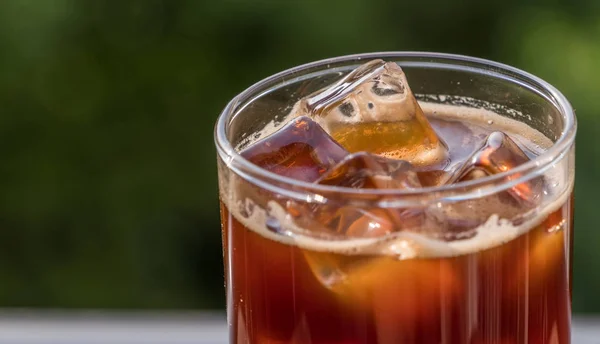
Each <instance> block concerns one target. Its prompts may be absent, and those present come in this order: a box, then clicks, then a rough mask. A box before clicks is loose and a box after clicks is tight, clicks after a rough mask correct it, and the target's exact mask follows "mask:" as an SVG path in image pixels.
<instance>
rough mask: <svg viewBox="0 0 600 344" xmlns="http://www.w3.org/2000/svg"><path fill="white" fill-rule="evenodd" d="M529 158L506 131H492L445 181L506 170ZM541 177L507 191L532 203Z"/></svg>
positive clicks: (460, 180)
mask: <svg viewBox="0 0 600 344" xmlns="http://www.w3.org/2000/svg"><path fill="white" fill-rule="evenodd" d="M527 161H529V157H527V154H525V152H523V150H521V148H519V146H518V145H517V144H516V143H515V142H514V141H513V140H512V139H511V138H510V137H509V136H508V135H506V134H505V133H503V132H501V131H495V132H493V133H491V134H489V135H488V137H487V138H486V140H485V141H484V142H483V144H482V145H481V146H480V147H479V148H478V149H477V150H476V151H475V152H473V154H472V155H471V156H470V157H469V158H468V159H467V160H466V161H465V163H464V164H462V166H460V167H459V168H458V169H457V170H456V171H455V172H454V173H453V174H452V176H451V177H450V178H449V179H448V183H457V182H462V181H466V180H472V179H478V178H482V177H485V176H489V175H493V174H497V173H501V172H506V171H509V170H511V169H512V168H515V167H517V166H519V165H521V164H523V163H525V162H527ZM541 188H542V180H541V179H540V178H535V179H533V180H531V181H528V182H524V183H521V184H518V185H516V186H514V187H512V188H511V189H509V192H510V193H511V194H512V195H513V196H514V198H515V200H516V201H518V202H519V203H521V204H526V205H532V204H534V203H535V202H536V200H537V199H538V198H539V197H540V195H541Z"/></svg>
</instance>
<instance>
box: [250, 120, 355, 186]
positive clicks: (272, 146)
mask: <svg viewBox="0 0 600 344" xmlns="http://www.w3.org/2000/svg"><path fill="white" fill-rule="evenodd" d="M241 154H242V156H244V157H245V158H246V159H248V160H250V161H251V162H253V163H254V164H256V165H258V166H260V167H262V168H264V169H266V170H269V171H271V172H274V173H277V174H280V175H283V176H286V177H291V178H294V179H298V180H302V181H308V182H313V181H315V180H317V179H318V178H319V177H320V176H321V175H323V174H324V173H326V172H327V171H328V170H329V169H330V168H331V167H333V166H334V165H335V164H336V163H338V162H340V161H341V160H342V159H343V158H344V157H345V156H346V155H348V154H349V153H348V152H347V151H346V150H345V149H344V148H342V147H341V146H340V145H339V144H338V143H336V142H335V140H333V139H332V138H331V136H329V135H328V134H327V133H326V132H325V131H324V130H323V129H322V128H321V127H320V126H319V124H317V123H315V122H314V121H313V120H312V119H310V118H309V117H305V116H302V117H298V118H294V119H292V120H291V121H290V122H289V123H287V124H286V125H285V126H284V127H283V128H281V129H280V130H278V131H277V132H275V133H273V134H271V135H270V136H268V137H266V138H265V139H263V140H261V141H259V142H257V143H255V144H253V145H251V146H250V147H248V148H246V149H245V150H243V151H242V152H241Z"/></svg>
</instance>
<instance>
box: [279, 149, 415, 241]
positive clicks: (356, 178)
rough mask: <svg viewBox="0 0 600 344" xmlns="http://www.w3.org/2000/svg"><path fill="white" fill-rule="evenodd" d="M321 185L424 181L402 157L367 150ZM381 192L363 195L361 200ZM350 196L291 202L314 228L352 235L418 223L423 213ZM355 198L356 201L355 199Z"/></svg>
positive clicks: (381, 185)
mask: <svg viewBox="0 0 600 344" xmlns="http://www.w3.org/2000/svg"><path fill="white" fill-rule="evenodd" d="M315 183H317V184H321V185H335V186H342V187H350V188H360V189H363V188H377V189H382V188H385V189H390V188H394V189H407V188H419V187H421V183H420V181H419V176H418V174H417V172H415V170H414V168H413V166H412V165H411V164H410V163H409V162H407V161H403V160H392V159H387V158H384V157H380V156H376V155H374V154H371V153H367V152H359V153H355V154H352V155H349V156H347V157H346V158H344V159H343V160H342V161H340V162H339V163H338V164H337V165H335V166H334V167H332V168H331V169H330V170H329V171H328V172H326V173H325V174H323V175H322V176H321V177H320V178H319V179H317V180H316V181H315ZM378 197H380V196H376V195H374V196H371V195H369V194H368V193H365V194H364V195H362V197H361V200H375V199H376V198H378ZM347 201H348V200H346V199H342V200H341V201H340V202H335V201H334V202H331V203H326V204H309V205H299V204H298V203H296V202H290V203H289V204H288V210H289V211H290V214H293V215H295V217H296V222H300V223H301V225H302V226H303V227H305V228H310V229H311V230H312V231H314V232H324V233H330V234H341V235H345V236H350V237H363V238H364V237H375V236H381V235H385V234H388V233H391V232H393V231H397V230H400V229H403V228H408V227H414V226H416V225H417V223H418V222H416V221H418V220H419V218H420V216H421V213H419V212H414V211H410V210H406V209H381V208H376V207H374V206H369V205H347V204H346V203H351V202H347ZM354 201H357V200H356V199H355V200H354Z"/></svg>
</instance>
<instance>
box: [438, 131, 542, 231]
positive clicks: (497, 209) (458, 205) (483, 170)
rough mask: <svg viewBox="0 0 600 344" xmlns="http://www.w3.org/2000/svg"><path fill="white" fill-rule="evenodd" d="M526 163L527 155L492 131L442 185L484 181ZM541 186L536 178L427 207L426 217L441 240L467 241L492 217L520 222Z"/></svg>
mask: <svg viewBox="0 0 600 344" xmlns="http://www.w3.org/2000/svg"><path fill="white" fill-rule="evenodd" d="M527 161H529V158H528V157H527V155H526V154H525V153H524V152H523V151H522V150H521V149H520V148H519V146H518V145H517V144H516V143H515V142H514V141H513V140H512V139H511V138H510V137H509V136H508V135H506V134H504V133H502V132H499V131H497V132H493V133H491V134H489V135H488V136H487V138H486V139H485V140H484V141H483V142H482V143H481V145H480V146H479V148H478V149H476V150H475V151H474V152H473V153H472V154H471V155H470V157H469V158H468V159H466V160H465V161H464V162H463V163H461V164H460V165H459V166H458V167H457V168H456V169H455V170H454V171H453V172H451V173H448V177H447V178H446V181H445V183H447V184H450V183H459V182H463V181H467V180H473V179H478V178H483V177H486V176H490V175H493V174H497V173H501V172H505V171H508V170H510V169H512V168H514V167H516V166H518V165H521V164H523V163H525V162H527ZM543 183H544V182H543V179H542V178H541V177H537V178H534V179H532V180H529V181H526V182H523V183H520V184H518V185H515V186H513V187H512V188H510V189H508V190H507V191H502V192H498V193H495V194H492V195H489V196H484V197H479V198H474V199H466V200H458V201H456V202H453V203H447V204H443V205H442V206H441V207H439V208H436V207H430V208H429V209H428V210H427V214H428V217H429V218H434V219H436V223H437V227H438V232H440V233H441V237H440V238H441V239H443V240H448V241H452V240H460V239H466V238H470V237H472V236H474V235H476V234H477V233H476V232H475V231H474V229H476V228H477V227H478V226H480V225H482V224H484V223H485V222H486V221H487V220H488V219H489V218H490V216H491V215H492V214H496V215H497V216H498V217H499V218H501V219H506V220H509V221H512V222H513V223H518V222H519V221H522V219H523V218H524V216H526V215H527V213H528V211H529V210H531V209H533V208H534V207H535V205H536V204H537V202H538V201H539V199H540V197H541V195H542V188H543Z"/></svg>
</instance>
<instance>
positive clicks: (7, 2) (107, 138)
mask: <svg viewBox="0 0 600 344" xmlns="http://www.w3.org/2000/svg"><path fill="white" fill-rule="evenodd" d="M383 50H428V51H440V52H448V53H460V54H467V55H473V56H478V57H483V58H489V59H493V60H497V61H500V62H504V63H508V64H511V65H514V66H517V67H519V68H522V69H525V70H527V71H529V72H532V73H534V74H536V75H538V76H540V77H542V78H544V79H546V80H547V81H549V82H551V83H553V84H554V85H556V86H557V87H558V88H559V89H560V90H562V91H563V92H564V93H565V94H566V95H567V97H568V98H569V99H570V100H571V102H572V103H573V105H574V107H575V108H576V110H577V114H578V118H579V123H580V126H579V134H578V140H577V141H578V153H577V154H578V159H577V174H578V175H577V187H576V193H577V196H576V198H577V202H576V203H577V211H576V235H575V238H576V239H575V250H576V251H575V266H574V276H575V281H574V282H575V284H574V293H573V301H574V307H575V310H576V311H578V312H594V311H596V312H599V311H600V294H599V293H598V290H599V289H600V262H599V261H600V231H598V230H596V228H597V227H596V225H595V223H596V221H597V220H598V221H600V218H596V220H594V217H593V216H594V215H593V212H594V210H595V207H596V206H595V204H597V203H596V202H598V198H596V197H600V194H599V193H598V192H599V191H600V187H599V184H600V179H599V178H598V177H597V176H598V175H599V174H598V172H599V167H600V146H599V145H598V144H597V141H596V139H595V138H597V137H598V136H600V116H598V115H597V113H598V112H597V111H599V110H600V96H598V93H599V92H600V81H599V80H600V2H598V1H595V0H582V1H560V0H554V1H533V0H529V1H523V0H501V1H500V0H490V1H480V0H468V1H461V2H456V1H444V0H439V1H433V0H430V1H425V0H423V1H395V2H384V1H352V0H345V1H329V2H325V1H323V2H321V1H310V0H305V1H275V0H272V1H266V0H261V1H243V0H237V1H234V0H225V1H203V0H128V1H125V0H122V1H119V0H115V1H108V0H104V1H96V0H77V1H68V0H2V1H0V114H1V115H0V154H1V155H0V156H1V159H2V160H1V164H0V173H1V174H0V190H1V192H0V306H4V307H8V306H19V307H21V306H28V307H100V308H178V309H179V308H223V306H224V302H225V297H224V292H223V279H222V262H221V246H220V245H221V244H220V230H219V217H218V204H217V186H216V184H217V183H216V166H215V152H214V148H213V136H212V130H213V123H214V122H215V120H216V118H217V116H218V114H219V112H220V110H221V109H222V108H223V107H224V106H225V104H226V102H227V101H228V100H229V99H231V98H232V97H233V96H234V95H235V94H237V93H238V92H240V91H242V90H243V89H244V88H245V87H247V86H249V85H250V84H251V83H254V82H255V81H258V80H259V79H262V78H264V77H266V76H268V75H270V74H273V73H275V72H278V71H281V70H283V69H286V68H289V67H292V66H295V65H298V64H301V63H306V62H310V61H313V60H317V59H322V58H326V57H333V56H336V55H344V54H350V53H359V52H371V51H383Z"/></svg>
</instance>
